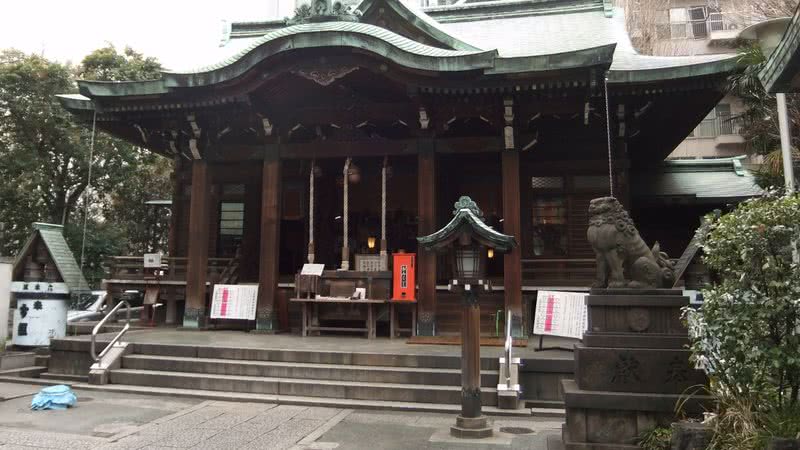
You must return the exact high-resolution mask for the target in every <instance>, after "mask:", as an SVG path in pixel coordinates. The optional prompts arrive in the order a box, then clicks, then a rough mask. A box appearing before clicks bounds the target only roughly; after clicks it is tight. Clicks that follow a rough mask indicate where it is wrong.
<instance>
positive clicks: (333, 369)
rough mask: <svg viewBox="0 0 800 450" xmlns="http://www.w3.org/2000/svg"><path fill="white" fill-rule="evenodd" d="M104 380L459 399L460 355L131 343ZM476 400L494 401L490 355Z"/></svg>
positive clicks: (367, 397)
mask: <svg viewBox="0 0 800 450" xmlns="http://www.w3.org/2000/svg"><path fill="white" fill-rule="evenodd" d="M121 366H122V367H121V368H119V369H115V370H112V371H111V374H110V380H111V383H112V384H124V385H133V386H151V387H160V388H180V389H195V390H203V391H223V392H235V393H252V394H272V395H282V396H296V397H323V398H328V399H347V400H363V401H385V402H408V403H426V404H429V403H435V404H450V405H457V404H460V401H461V385H460V373H461V372H460V359H459V358H457V357H454V356H430V355H387V354H377V353H376V354H370V353H348V352H319V351H302V350H263V349H239V348H221V347H193V346H192V347H190V346H177V345H174V346H169V345H160V346H148V345H137V346H136V348H135V353H134V354H131V355H128V356H125V357H124V358H123V360H122V365H121ZM482 366H483V367H482V372H481V374H482V376H481V384H482V386H483V387H482V403H483V404H484V405H486V406H493V405H496V404H497V393H496V389H495V386H496V385H497V379H498V370H497V360H496V359H489V358H484V359H483V361H482Z"/></svg>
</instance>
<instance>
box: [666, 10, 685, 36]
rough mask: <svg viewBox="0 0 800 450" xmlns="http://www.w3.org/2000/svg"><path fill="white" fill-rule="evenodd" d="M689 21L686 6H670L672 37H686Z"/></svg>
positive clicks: (670, 30)
mask: <svg viewBox="0 0 800 450" xmlns="http://www.w3.org/2000/svg"><path fill="white" fill-rule="evenodd" d="M688 22H689V20H688V17H687V14H686V8H670V10H669V32H670V37H671V38H672V39H686V38H687V37H688V33H687V23H688Z"/></svg>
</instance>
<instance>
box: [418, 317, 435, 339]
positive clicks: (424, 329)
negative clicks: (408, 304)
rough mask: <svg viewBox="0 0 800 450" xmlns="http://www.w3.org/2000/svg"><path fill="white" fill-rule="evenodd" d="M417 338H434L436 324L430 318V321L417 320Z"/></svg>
mask: <svg viewBox="0 0 800 450" xmlns="http://www.w3.org/2000/svg"><path fill="white" fill-rule="evenodd" d="M417 336H436V322H435V321H434V320H433V319H432V318H431V319H430V320H427V321H426V320H423V318H420V319H418V320H417Z"/></svg>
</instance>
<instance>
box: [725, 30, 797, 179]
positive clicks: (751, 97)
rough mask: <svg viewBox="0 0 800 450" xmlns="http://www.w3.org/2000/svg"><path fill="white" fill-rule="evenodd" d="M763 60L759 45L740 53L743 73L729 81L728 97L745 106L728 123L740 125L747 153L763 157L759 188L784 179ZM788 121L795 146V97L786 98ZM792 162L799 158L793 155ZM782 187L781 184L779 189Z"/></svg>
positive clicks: (774, 111) (773, 102)
mask: <svg viewBox="0 0 800 450" xmlns="http://www.w3.org/2000/svg"><path fill="white" fill-rule="evenodd" d="M766 60H767V58H766V56H765V55H764V53H763V52H762V51H761V48H760V47H759V46H758V45H748V46H746V47H743V48H742V49H741V50H740V52H739V64H740V65H741V66H742V67H744V69H743V70H742V71H740V72H738V73H736V74H734V75H732V76H731V77H730V80H729V82H730V90H731V93H732V94H734V95H736V96H737V97H739V98H740V99H741V100H742V103H744V106H745V111H744V112H743V113H741V114H739V115H737V116H735V117H733V118H732V119H731V120H737V121H739V123H740V124H741V131H740V133H741V134H742V136H744V138H745V140H746V142H747V146H748V152H750V153H752V154H757V155H763V156H765V164H764V165H763V166H762V169H761V173H760V174H759V176H758V177H757V180H758V182H759V184H760V185H761V186H762V187H768V186H770V185H773V184H775V181H776V180H780V179H782V177H783V163H782V160H781V156H780V155H781V153H780V141H781V138H780V131H779V130H780V129H779V125H778V112H777V103H776V100H775V96H774V95H772V94H770V93H768V92H767V91H766V90H764V87H763V86H762V85H761V81H760V80H759V78H758V73H759V72H760V71H761V69H762V68H763V66H764V64H765V63H766ZM787 100H788V102H787V103H788V108H789V120H790V122H791V123H793V127H792V128H793V130H792V131H793V132H794V133H793V135H792V144H793V147H797V144H798V135H797V133H798V125H800V102H799V101H798V97H797V96H792V95H789V96H787ZM794 155H795V156H794V158H795V160H798V159H800V155H798V153H797V152H796V151H795V152H794ZM781 184H783V183H782V181H781V182H779V183H778V185H781Z"/></svg>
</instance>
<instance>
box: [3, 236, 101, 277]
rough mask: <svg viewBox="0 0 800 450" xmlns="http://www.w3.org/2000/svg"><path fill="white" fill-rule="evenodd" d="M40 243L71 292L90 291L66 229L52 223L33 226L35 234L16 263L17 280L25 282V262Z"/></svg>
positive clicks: (23, 248) (27, 242)
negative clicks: (67, 239)
mask: <svg viewBox="0 0 800 450" xmlns="http://www.w3.org/2000/svg"><path fill="white" fill-rule="evenodd" d="M39 243H41V244H42V245H44V246H45V248H46V249H47V253H48V256H49V257H50V260H51V261H52V263H53V264H54V265H55V267H56V269H57V270H58V274H59V276H60V278H61V280H62V281H63V282H64V283H65V284H66V285H67V287H68V288H69V290H70V292H78V291H88V290H90V289H89V284H88V283H87V282H86V279H85V278H84V277H83V273H82V272H81V269H80V267H79V266H78V263H77V262H76V261H75V256H74V255H73V254H72V250H70V248H69V245H67V241H66V240H65V239H64V227H63V226H62V225H54V224H50V223H40V222H36V223H34V224H33V233H31V235H30V237H28V240H27V241H26V242H25V245H24V246H23V247H22V250H21V251H20V252H19V254H18V255H17V258H16V259H15V261H14V272H13V273H14V279H15V280H18V279H19V281H23V280H21V279H20V278H21V274H22V273H23V271H24V270H25V262H26V261H27V260H28V257H29V256H31V254H32V253H33V252H35V251H36V250H37V247H38V244H39Z"/></svg>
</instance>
